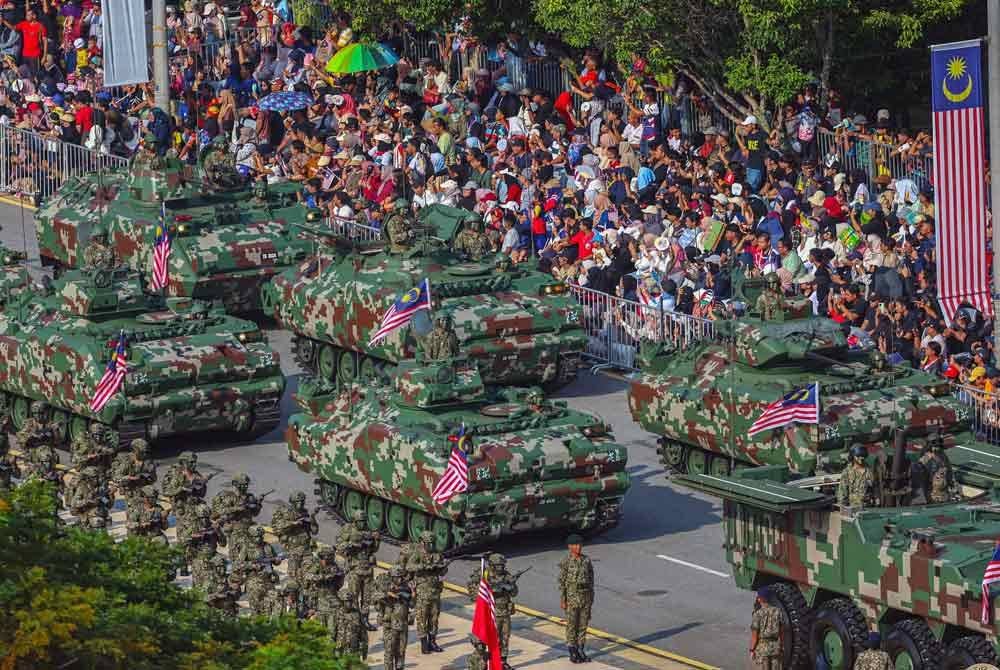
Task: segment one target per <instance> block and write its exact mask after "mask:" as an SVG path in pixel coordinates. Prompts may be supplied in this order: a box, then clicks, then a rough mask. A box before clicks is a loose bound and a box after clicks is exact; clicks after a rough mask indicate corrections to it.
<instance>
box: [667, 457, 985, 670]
mask: <svg viewBox="0 0 1000 670" xmlns="http://www.w3.org/2000/svg"><path fill="white" fill-rule="evenodd" d="M986 448H987V449H989V450H991V454H990V457H989V458H988V459H987V460H988V461H989V463H988V464H984V463H983V462H977V461H976V459H972V458H969V457H968V456H967V455H964V454H961V453H958V452H956V451H955V450H954V449H949V450H947V451H946V453H947V454H949V455H950V456H952V462H953V464H954V465H955V468H956V469H955V473H956V477H957V478H958V479H959V480H961V481H972V482H975V483H976V484H977V485H978V484H981V483H982V482H983V481H987V480H988V481H989V482H991V484H992V485H993V486H995V485H996V484H997V483H1000V451H998V450H997V449H996V447H990V446H988V445H987V447H986ZM914 456H915V454H912V453H911V454H909V455H908V457H909V458H910V459H912V458H913V457H914ZM981 460H982V457H980V461H981ZM816 480H817V478H809V479H796V478H795V476H794V475H792V474H791V473H790V472H788V470H787V468H782V467H778V466H764V467H759V468H752V469H749V470H743V471H740V472H738V473H734V474H733V475H730V476H726V477H721V476H715V475H705V474H702V475H684V476H680V477H677V478H675V479H674V481H676V482H678V483H680V484H681V485H683V486H686V487H689V488H693V489H696V490H699V491H702V492H705V493H708V494H710V495H713V496H716V497H719V498H721V499H722V500H723V501H724V502H723V518H722V529H723V533H724V538H723V547H724V548H725V552H726V558H727V560H728V562H729V564H730V565H731V566H732V573H733V578H734V580H735V582H736V585H737V586H738V587H739V588H741V589H748V590H761V589H764V592H765V594H766V595H767V597H768V598H769V600H770V601H771V604H773V605H774V606H776V607H777V608H778V610H779V612H780V615H781V621H782V626H781V628H782V648H781V653H782V658H781V659H780V660H781V665H780V667H782V668H788V669H790V670H797V669H800V668H802V669H805V668H816V667H827V668H831V670H851V668H854V667H859V666H855V665H854V661H855V658H856V657H857V655H858V654H859V653H860V651H861V649H862V648H863V645H864V643H865V640H866V639H867V637H868V635H869V633H870V632H879V633H880V634H881V638H882V641H881V643H882V648H883V649H884V650H885V651H887V652H888V653H889V655H890V658H891V660H892V667H895V668H909V669H911V670H966V668H969V667H970V666H972V665H973V664H975V663H990V664H992V665H997V664H998V658H1000V642H998V637H997V636H998V633H1000V626H998V624H997V617H996V615H995V606H994V607H991V608H990V611H989V616H988V617H987V623H983V622H982V619H981V617H982V611H983V593H982V588H981V585H982V579H983V574H984V572H985V569H986V565H987V563H989V561H990V558H991V556H992V555H993V552H994V546H995V545H996V543H997V541H998V538H1000V501H998V499H997V497H996V495H995V494H993V495H992V496H991V495H990V494H982V495H980V496H978V497H975V498H969V499H967V500H964V501H962V502H954V503H942V504H935V505H921V506H899V507H870V508H864V509H858V508H850V507H847V508H839V507H838V506H837V505H836V504H835V502H834V500H835V498H834V497H833V496H832V495H831V493H832V491H831V489H830V488H829V487H828V486H822V485H819V486H817V485H816ZM995 594H996V591H995V590H994V591H993V594H992V595H995ZM749 603H750V599H749V598H748V611H747V622H748V624H749V621H750V611H749ZM748 634H749V633H748Z"/></svg>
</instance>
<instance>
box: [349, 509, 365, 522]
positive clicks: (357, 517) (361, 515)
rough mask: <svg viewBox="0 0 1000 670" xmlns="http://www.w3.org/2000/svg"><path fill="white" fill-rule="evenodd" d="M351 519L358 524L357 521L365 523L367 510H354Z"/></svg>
mask: <svg viewBox="0 0 1000 670" xmlns="http://www.w3.org/2000/svg"><path fill="white" fill-rule="evenodd" d="M351 521H353V522H354V523H355V524H357V523H364V522H365V512H364V510H360V509H356V510H354V512H353V513H352V514H351Z"/></svg>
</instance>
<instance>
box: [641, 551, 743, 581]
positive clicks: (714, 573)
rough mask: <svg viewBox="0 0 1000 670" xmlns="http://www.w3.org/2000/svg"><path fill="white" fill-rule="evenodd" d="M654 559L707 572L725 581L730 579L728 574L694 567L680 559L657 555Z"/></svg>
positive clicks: (692, 564) (702, 567)
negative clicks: (723, 578)
mask: <svg viewBox="0 0 1000 670" xmlns="http://www.w3.org/2000/svg"><path fill="white" fill-rule="evenodd" d="M656 557H657V558H660V559H663V560H664V561H667V562H668V563H676V564H677V565H683V566H684V567H685V568H694V569H695V570H701V571H702V572H707V573H708V574H710V575H715V576H716V577H725V578H726V579H729V578H730V577H732V575H730V574H729V573H726V572H719V571H718V570H712V569H711V568H706V567H704V566H701V565H695V564H694V563H688V562H687V561H682V560H681V559H679V558H674V557H672V556H664V555H663V554H657V555H656Z"/></svg>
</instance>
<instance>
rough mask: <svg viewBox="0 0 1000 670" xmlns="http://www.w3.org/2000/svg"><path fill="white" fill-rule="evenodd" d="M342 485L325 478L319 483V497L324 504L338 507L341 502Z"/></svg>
mask: <svg viewBox="0 0 1000 670" xmlns="http://www.w3.org/2000/svg"><path fill="white" fill-rule="evenodd" d="M342 492H343V491H342V489H341V486H340V485H339V484H337V483H336V482H328V481H326V480H325V479H324V480H321V481H320V483H319V499H320V500H321V501H322V502H323V504H324V505H329V506H330V507H333V508H336V507H337V506H338V504H339V503H340V494H341V493H342Z"/></svg>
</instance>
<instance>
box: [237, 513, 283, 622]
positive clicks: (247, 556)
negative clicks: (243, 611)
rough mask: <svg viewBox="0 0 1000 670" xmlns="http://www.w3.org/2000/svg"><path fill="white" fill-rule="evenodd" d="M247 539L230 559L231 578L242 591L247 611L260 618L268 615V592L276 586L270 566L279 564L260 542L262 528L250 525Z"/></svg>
mask: <svg viewBox="0 0 1000 670" xmlns="http://www.w3.org/2000/svg"><path fill="white" fill-rule="evenodd" d="M250 537H251V538H252V541H251V542H250V544H248V545H247V546H245V547H242V548H241V552H242V553H240V554H239V555H238V556H235V557H232V564H233V576H234V577H235V581H236V582H238V583H239V584H241V585H242V587H243V589H244V590H245V592H246V595H247V603H248V604H249V606H250V611H251V612H252V613H253V614H254V615H263V614H267V613H268V612H270V611H271V608H272V606H273V605H272V603H271V602H270V601H271V592H272V591H273V589H274V585H275V584H277V583H278V575H277V574H276V573H275V571H274V566H276V565H278V564H279V563H281V559H280V558H278V555H277V553H276V552H275V551H274V547H272V546H271V545H270V544H268V542H267V541H266V540H265V539H264V528H263V527H261V526H254V527H253V528H252V529H251V531H250ZM234 586H235V584H234Z"/></svg>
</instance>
